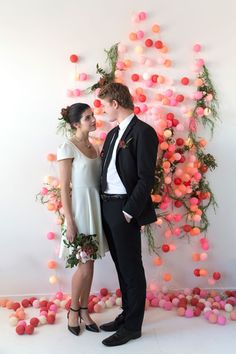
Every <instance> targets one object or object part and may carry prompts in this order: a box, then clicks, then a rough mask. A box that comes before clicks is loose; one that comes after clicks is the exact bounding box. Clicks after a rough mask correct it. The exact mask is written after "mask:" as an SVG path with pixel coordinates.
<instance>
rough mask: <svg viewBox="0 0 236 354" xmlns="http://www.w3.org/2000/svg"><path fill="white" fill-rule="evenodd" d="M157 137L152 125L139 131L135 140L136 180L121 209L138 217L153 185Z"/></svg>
mask: <svg viewBox="0 0 236 354" xmlns="http://www.w3.org/2000/svg"><path fill="white" fill-rule="evenodd" d="M157 147H158V139H157V134H156V132H155V130H154V129H153V128H152V127H149V126H148V127H146V129H144V130H142V131H140V133H139V136H138V141H137V172H138V181H137V184H136V186H135V188H134V190H133V192H132V194H131V195H130V197H129V199H128V201H127V203H126V204H125V206H124V208H123V210H124V211H125V212H127V213H128V214H130V215H132V216H133V217H136V218H137V217H138V216H139V215H140V214H141V213H142V211H143V210H144V208H145V206H146V202H147V200H148V198H149V196H150V194H151V190H152V188H153V185H154V175H155V166H156V159H157Z"/></svg>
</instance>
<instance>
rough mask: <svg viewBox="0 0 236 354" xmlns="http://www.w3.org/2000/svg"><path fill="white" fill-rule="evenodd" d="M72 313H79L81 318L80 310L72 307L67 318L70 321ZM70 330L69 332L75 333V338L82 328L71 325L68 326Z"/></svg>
mask: <svg viewBox="0 0 236 354" xmlns="http://www.w3.org/2000/svg"><path fill="white" fill-rule="evenodd" d="M70 311H73V312H78V313H79V316H80V309H78V310H75V309H73V308H72V307H70V309H69V311H68V312H67V318H68V319H69V314H70ZM80 322H81V320H80ZM68 330H69V331H70V332H71V333H73V334H74V335H75V336H78V335H79V333H80V326H75V327H72V326H69V324H68Z"/></svg>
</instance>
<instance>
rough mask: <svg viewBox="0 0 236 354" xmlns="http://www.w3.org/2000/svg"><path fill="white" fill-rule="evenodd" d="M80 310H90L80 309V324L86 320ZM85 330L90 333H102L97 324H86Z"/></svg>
mask: <svg viewBox="0 0 236 354" xmlns="http://www.w3.org/2000/svg"><path fill="white" fill-rule="evenodd" d="M80 310H88V308H87V307H80V309H79V317H80V323H81V321H82V320H83V321H84V319H83V318H82V316H81V311H80ZM85 328H86V329H87V331H90V332H100V330H99V328H98V326H97V325H96V323H95V322H93V323H91V324H88V325H86V324H85Z"/></svg>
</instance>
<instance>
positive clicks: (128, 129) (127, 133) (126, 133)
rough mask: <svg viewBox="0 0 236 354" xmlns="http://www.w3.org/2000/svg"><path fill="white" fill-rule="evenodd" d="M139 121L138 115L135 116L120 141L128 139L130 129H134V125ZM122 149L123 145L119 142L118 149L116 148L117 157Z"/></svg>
mask: <svg viewBox="0 0 236 354" xmlns="http://www.w3.org/2000/svg"><path fill="white" fill-rule="evenodd" d="M137 121H138V118H137V117H136V116H134V118H133V119H132V120H131V122H130V123H129V125H128V127H127V128H126V129H125V131H124V133H123V135H122V137H121V138H120V141H126V138H127V136H128V135H129V133H130V131H131V130H132V128H133V126H134V125H135V124H136V123H137ZM120 150H121V147H120V146H119V144H118V146H117V150H116V157H117V156H118V154H119V152H120Z"/></svg>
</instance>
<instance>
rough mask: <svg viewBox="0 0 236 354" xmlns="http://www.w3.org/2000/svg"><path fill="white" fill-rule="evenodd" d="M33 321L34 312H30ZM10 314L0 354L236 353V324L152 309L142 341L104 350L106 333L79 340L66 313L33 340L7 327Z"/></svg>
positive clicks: (102, 318) (1, 325)
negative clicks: (188, 317)
mask: <svg viewBox="0 0 236 354" xmlns="http://www.w3.org/2000/svg"><path fill="white" fill-rule="evenodd" d="M26 312H27V314H28V315H29V316H30V317H32V316H34V315H36V316H37V315H38V311H36V310H35V309H33V308H31V309H27V311H26ZM119 312H120V310H119V308H117V307H116V308H112V309H106V310H105V311H104V312H103V313H101V314H94V315H93V318H94V320H95V321H96V322H97V324H101V323H103V322H106V321H110V320H112V319H113V318H114V317H115V316H116V315H117V314H118V313H119ZM10 313H11V311H9V310H7V309H4V308H0V354H21V353H22V354H53V353H54V354H101V353H112V354H113V353H122V354H126V353H127V354H130V353H135V354H139V353H140V354H141V353H146V354H149V353H150V354H157V353H160V354H199V353H201V354H222V353H224V354H230V353H236V321H235V322H233V321H230V320H229V321H228V322H227V324H226V325H225V326H220V325H216V324H215V325H213V324H209V323H208V322H207V321H206V320H205V319H204V318H203V316H201V317H199V318H191V319H187V318H182V317H178V316H177V315H176V313H175V310H173V311H171V312H167V311H164V310H162V309H155V308H152V309H149V310H147V311H146V313H145V320H144V325H143V335H142V337H141V338H139V339H136V340H134V341H130V342H129V343H127V344H125V345H123V346H120V347H115V348H108V347H105V346H104V345H103V344H102V343H101V341H102V340H103V339H104V338H105V337H107V333H105V332H101V333H99V334H96V333H91V332H88V331H86V330H84V326H83V324H82V325H81V327H82V331H81V334H80V336H79V337H76V336H73V335H72V334H70V332H68V330H67V329H66V323H67V321H66V312H65V310H60V311H59V312H58V314H57V319H56V323H55V324H54V325H42V326H39V327H38V328H36V330H35V333H34V334H33V335H32V336H29V335H23V336H19V335H17V334H16V333H15V328H14V327H12V326H10V325H9V323H8V317H9V315H10Z"/></svg>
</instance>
